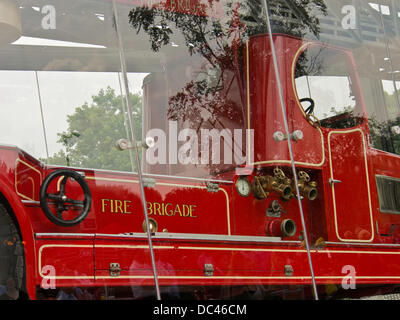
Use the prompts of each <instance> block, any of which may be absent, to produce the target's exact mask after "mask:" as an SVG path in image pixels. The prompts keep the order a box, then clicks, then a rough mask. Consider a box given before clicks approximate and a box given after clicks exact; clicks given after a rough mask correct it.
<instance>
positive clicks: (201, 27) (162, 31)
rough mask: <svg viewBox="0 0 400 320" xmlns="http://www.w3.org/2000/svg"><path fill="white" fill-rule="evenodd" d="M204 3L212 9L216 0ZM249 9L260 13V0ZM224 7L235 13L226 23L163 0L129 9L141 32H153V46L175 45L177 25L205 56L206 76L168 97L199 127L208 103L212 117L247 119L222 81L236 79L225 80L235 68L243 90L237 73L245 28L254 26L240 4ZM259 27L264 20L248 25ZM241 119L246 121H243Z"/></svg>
mask: <svg viewBox="0 0 400 320" xmlns="http://www.w3.org/2000/svg"><path fill="white" fill-rule="evenodd" d="M202 5H203V6H206V7H207V8H203V10H202V11H203V12H207V10H210V9H212V7H213V1H209V2H208V3H204V4H202ZM257 8H258V10H257ZM249 9H250V10H252V13H254V12H258V16H259V15H260V14H261V12H262V10H261V4H260V3H259V2H258V1H255V2H254V3H251V4H250V5H249ZM225 10H226V11H227V12H226V13H225V14H226V16H227V17H229V19H230V20H229V21H225V23H224V22H223V21H221V20H218V19H215V18H210V17H207V16H205V15H188V14H185V13H181V12H175V11H169V10H165V8H163V7H162V6H161V5H160V6H158V7H153V8H148V7H145V6H144V7H138V8H134V9H132V10H131V11H130V13H129V21H130V23H131V25H132V26H133V27H134V28H135V29H136V30H137V32H138V33H139V32H140V31H141V30H143V31H144V32H145V33H146V34H148V36H149V38H150V43H151V49H152V50H153V51H155V52H158V51H160V50H161V48H162V47H163V46H167V45H170V43H171V38H172V37H173V36H174V31H173V30H179V32H180V34H181V36H183V38H184V42H185V45H186V47H187V49H188V53H189V55H190V56H195V55H197V56H200V57H202V58H204V59H205V61H206V63H207V69H208V71H207V70H204V68H203V70H202V73H203V77H198V78H197V79H194V80H192V81H191V82H189V83H187V84H186V85H185V86H184V87H183V88H181V89H180V91H179V92H178V93H177V94H176V95H175V96H172V97H170V98H169V110H168V116H169V118H170V119H174V120H181V121H184V119H185V120H189V121H190V125H191V127H193V128H199V127H200V125H201V123H202V119H201V115H200V114H199V109H204V108H205V109H206V111H207V113H209V114H211V116H210V118H212V119H216V118H221V116H225V117H226V116H228V118H230V119H231V120H232V119H243V114H242V115H241V116H240V112H241V109H240V106H238V105H237V103H238V102H234V101H232V100H230V99H229V98H227V96H228V92H229V88H225V89H224V88H223V87H224V86H227V87H229V86H230V84H231V83H228V84H227V83H224V82H226V81H225V80H224V79H227V78H228V79H230V78H232V76H231V74H232V73H233V74H235V75H236V78H235V79H232V80H228V82H233V81H236V82H237V85H238V86H239V88H240V92H239V93H240V94H243V89H242V88H243V86H242V84H241V82H240V78H241V77H240V76H238V75H239V74H240V70H239V68H240V67H239V65H240V63H239V61H240V60H241V54H240V53H239V51H240V46H241V43H242V41H243V35H244V32H249V31H247V29H246V28H245V25H244V24H243V23H242V21H241V19H240V13H239V5H237V4H234V3H232V2H228V3H227V4H226V7H225ZM256 10H257V11H256ZM249 19H250V17H249ZM253 20H254V18H253ZM261 21H263V20H262V19H261ZM257 28H258V29H259V28H260V26H259V25H258V24H255V26H254V27H249V28H248V29H251V30H253V31H254V30H255V29H257ZM222 92H224V93H222ZM207 105H208V107H207ZM200 111H201V110H200ZM232 117H234V118H232ZM239 124H240V125H241V121H239Z"/></svg>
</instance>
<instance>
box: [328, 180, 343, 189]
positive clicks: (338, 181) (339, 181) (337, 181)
mask: <svg viewBox="0 0 400 320" xmlns="http://www.w3.org/2000/svg"><path fill="white" fill-rule="evenodd" d="M334 183H342V181H341V180H337V179H332V178H329V184H330V185H331V187H332V186H333V184H334Z"/></svg>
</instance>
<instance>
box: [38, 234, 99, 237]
mask: <svg viewBox="0 0 400 320" xmlns="http://www.w3.org/2000/svg"><path fill="white" fill-rule="evenodd" d="M95 236H96V234H95V233H35V238H48V237H53V238H56V237H60V238H61V237H64V238H68V237H74V238H76V237H82V238H83V237H88V238H90V237H92V238H94V237H95Z"/></svg>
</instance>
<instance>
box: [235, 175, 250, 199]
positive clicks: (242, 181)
mask: <svg viewBox="0 0 400 320" xmlns="http://www.w3.org/2000/svg"><path fill="white" fill-rule="evenodd" d="M236 190H237V192H238V193H239V194H240V195H241V196H242V197H247V196H248V195H249V194H250V192H251V186H250V182H249V180H247V178H245V177H241V178H239V179H238V180H237V181H236Z"/></svg>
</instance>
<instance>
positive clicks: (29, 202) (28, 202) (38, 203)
mask: <svg viewBox="0 0 400 320" xmlns="http://www.w3.org/2000/svg"><path fill="white" fill-rule="evenodd" d="M21 202H22V203H23V204H37V205H40V201H32V200H21Z"/></svg>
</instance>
